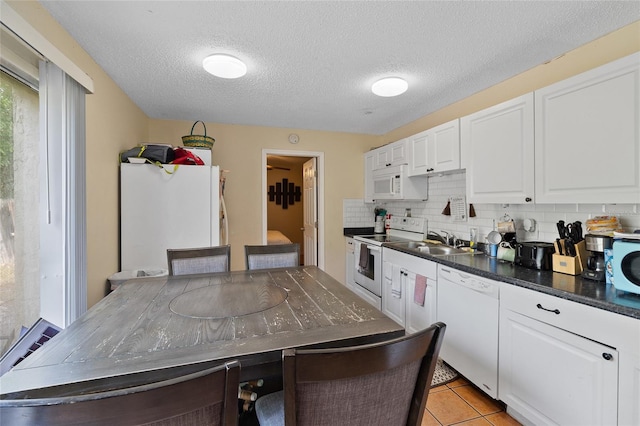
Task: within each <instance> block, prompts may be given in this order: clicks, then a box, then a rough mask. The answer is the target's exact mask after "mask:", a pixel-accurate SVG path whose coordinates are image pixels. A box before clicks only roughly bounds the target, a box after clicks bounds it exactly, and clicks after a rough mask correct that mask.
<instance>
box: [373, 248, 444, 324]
mask: <svg viewBox="0 0 640 426" xmlns="http://www.w3.org/2000/svg"><path fill="white" fill-rule="evenodd" d="M382 260H383V266H382V276H383V282H382V312H383V313H384V314H385V315H387V316H388V317H389V318H391V319H393V320H394V321H396V322H397V323H398V324H400V325H402V326H404V328H405V330H406V331H407V333H415V332H417V331H420V330H423V329H425V328H427V327H428V326H429V325H431V324H432V323H434V322H435V321H436V289H437V280H436V277H437V266H436V264H435V263H434V262H431V261H429V260H426V259H423V258H421V257H417V256H412V255H410V254H406V253H402V252H399V251H397V250H392V249H389V248H383V249H382ZM416 280H418V281H420V280H425V281H426V288H425V290H424V302H423V303H420V302H422V292H421V291H420V289H418V291H416V282H417V281H416ZM398 290H399V292H398Z"/></svg>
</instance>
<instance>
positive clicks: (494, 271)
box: [382, 244, 640, 319]
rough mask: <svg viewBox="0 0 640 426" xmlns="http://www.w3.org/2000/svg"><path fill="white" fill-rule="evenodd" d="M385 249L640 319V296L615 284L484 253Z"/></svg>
mask: <svg viewBox="0 0 640 426" xmlns="http://www.w3.org/2000/svg"><path fill="white" fill-rule="evenodd" d="M382 246H383V247H385V248H389V249H392V250H396V251H400V252H403V253H407V254H409V255H412V256H416V257H420V258H424V259H427V260H430V261H432V262H436V263H439V264H442V265H446V266H450V267H452V268H456V269H458V270H461V271H464V272H468V273H471V274H475V275H478V276H480V277H483V278H488V279H492V280H495V281H500V282H504V283H507V284H512V285H516V286H518V287H524V288H528V289H530V290H534V291H538V292H541V293H546V294H549V295H552V296H556V297H559V298H562V299H566V300H570V301H573V302H577V303H581V304H584V305H588V306H592V307H594V308H598V309H603V310H606V311H609V312H613V313H616V314H620V315H625V316H629V317H632V318H636V319H640V294H633V293H629V292H625V291H622V290H617V289H616V288H615V287H614V286H613V285H611V284H605V283H600V282H596V281H591V280H586V279H584V278H582V277H580V276H572V275H566V274H561V273H558V272H553V271H537V270H533V269H527V268H524V267H522V266H518V265H514V264H513V263H510V262H504V261H501V260H498V259H496V258H491V257H489V256H486V255H485V254H483V253H474V254H465V255H456V256H432V255H428V254H423V253H420V254H418V253H416V252H415V251H412V250H410V249H405V248H403V247H394V246H392V245H389V244H383V245H382Z"/></svg>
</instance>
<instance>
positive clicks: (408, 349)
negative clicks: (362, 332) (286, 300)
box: [283, 323, 446, 426]
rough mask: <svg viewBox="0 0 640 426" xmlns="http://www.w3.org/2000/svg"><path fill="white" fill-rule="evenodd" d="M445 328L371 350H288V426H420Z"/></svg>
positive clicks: (438, 326) (433, 327)
mask: <svg viewBox="0 0 640 426" xmlns="http://www.w3.org/2000/svg"><path fill="white" fill-rule="evenodd" d="M445 328H446V326H445V325H444V324H443V323H435V324H433V325H431V326H430V327H429V328H427V329H425V330H423V331H421V332H418V333H415V334H412V335H409V336H404V337H401V338H398V339H394V340H390V341H387V342H381V343H375V344H370V345H362V346H352V347H346V348H337V349H336V348H333V349H309V350H294V349H288V350H285V351H284V352H283V361H284V363H283V376H284V377H283V378H284V407H285V410H284V411H285V412H284V414H285V425H287V426H289V425H298V426H301V425H317V424H327V425H328V424H336V425H337V424H343V425H367V426H370V425H376V424H378V425H389V426H391V425H411V426H418V425H420V423H421V422H422V417H423V415H424V410H425V408H426V404H427V396H428V394H429V387H430V386H429V385H430V383H431V380H432V378H433V372H434V370H435V366H436V362H437V359H438V353H439V352H440V346H441V344H442V339H443V337H444V331H445Z"/></svg>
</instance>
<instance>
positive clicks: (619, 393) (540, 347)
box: [498, 284, 640, 425]
mask: <svg viewBox="0 0 640 426" xmlns="http://www.w3.org/2000/svg"><path fill="white" fill-rule="evenodd" d="M638 324H640V321H638V320H636V319H633V318H630V317H625V316H621V315H617V314H614V313H611V312H608V311H604V310H601V309H597V308H593V307H590V306H586V305H583V304H579V303H576V302H571V301H568V300H565V299H561V298H559V297H554V296H550V295H547V294H543V293H539V292H536V291H532V290H527V289H523V288H521V287H517V286H513V285H508V284H505V285H503V287H502V289H501V293H500V339H499V341H500V343H499V348H500V349H499V360H500V361H499V386H498V397H499V399H500V400H502V401H503V402H504V403H506V404H507V406H508V410H507V411H508V412H510V414H511V415H512V416H514V417H516V418H517V419H518V420H520V421H522V422H523V423H525V424H535V425H638V424H640V423H638V420H639V419H638V408H637V407H638V405H639V404H638V403H639V402H640V398H639V395H640V394H639V390H638V389H639V386H640V369H638V366H639V365H640V360H638V355H637V354H638V344H639V342H638V340H639V339H640V333H639V331H640V326H639V325H638ZM634 375H635V377H634Z"/></svg>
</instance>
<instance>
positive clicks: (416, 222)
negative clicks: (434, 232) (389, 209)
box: [391, 216, 427, 233]
mask: <svg viewBox="0 0 640 426" xmlns="http://www.w3.org/2000/svg"><path fill="white" fill-rule="evenodd" d="M391 229H399V230H401V231H409V232H419V233H425V232H427V219H425V218H424V217H403V216H391Z"/></svg>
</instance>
